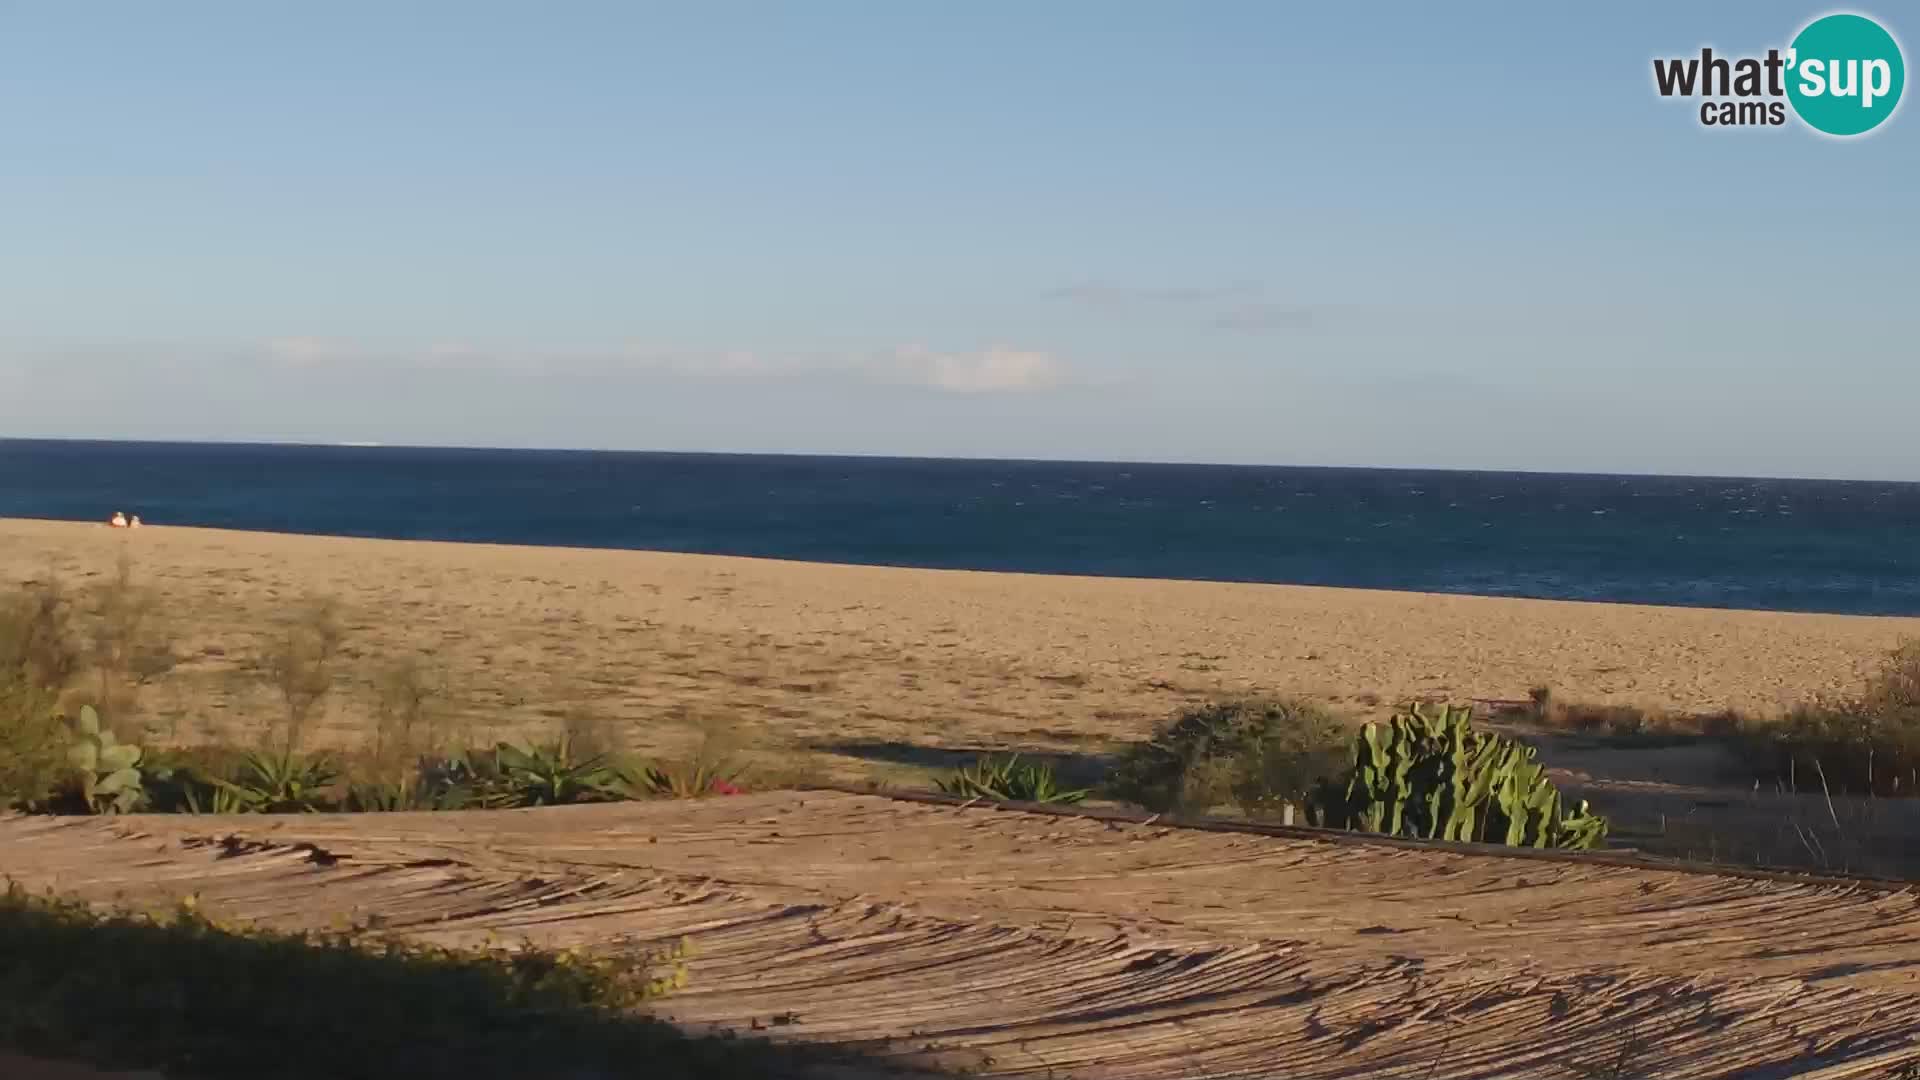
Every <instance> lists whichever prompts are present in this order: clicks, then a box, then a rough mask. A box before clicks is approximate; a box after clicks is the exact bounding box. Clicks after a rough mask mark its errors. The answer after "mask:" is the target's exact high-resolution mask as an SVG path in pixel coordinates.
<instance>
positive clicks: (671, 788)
mask: <svg viewBox="0 0 1920 1080" xmlns="http://www.w3.org/2000/svg"><path fill="white" fill-rule="evenodd" d="M610 771H611V772H612V777H611V780H610V782H609V784H608V788H609V790H611V791H612V792H614V793H615V794H616V795H618V796H619V797H620V798H626V799H698V798H701V797H703V796H707V795H739V794H742V793H743V792H744V791H745V788H743V787H742V786H741V784H740V777H741V773H742V771H743V770H742V769H741V767H740V766H738V765H736V764H734V763H732V762H730V761H727V760H725V759H723V758H712V757H707V756H705V755H702V756H699V757H695V758H691V759H689V760H685V761H661V762H639V761H625V762H617V763H615V764H614V765H613V766H612V768H611V770H610Z"/></svg>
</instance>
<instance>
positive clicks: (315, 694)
mask: <svg viewBox="0 0 1920 1080" xmlns="http://www.w3.org/2000/svg"><path fill="white" fill-rule="evenodd" d="M344 635H345V631H344V630H343V629H342V627H341V625H340V611H339V605H338V604H336V603H335V602H334V601H332V600H330V599H326V598H317V599H311V600H308V601H306V602H305V603H304V604H302V605H301V606H300V607H299V608H298V609H297V610H296V611H295V612H294V614H293V615H292V617H291V618H290V619H288V621H287V622H286V624H285V625H284V626H282V627H281V628H280V630H279V631H278V632H277V633H275V634H274V635H272V636H271V637H269V638H267V639H266V641H265V643H264V646H265V647H264V650H263V655H262V657H261V661H260V667H261V670H262V672H263V673H264V675H265V677H266V680H267V682H268V684H269V685H270V686H272V687H273V689H274V691H275V692H276V693H278V694H279V695H280V700H281V703H282V705H283V706H284V707H285V710H286V711H285V714H284V716H283V717H282V721H281V724H280V731H279V732H278V733H277V737H276V739H275V743H276V745H275V747H274V748H275V749H276V750H279V751H281V752H282V753H288V754H290V753H293V752H295V751H297V750H299V749H300V747H301V744H302V742H303V741H304V740H305V738H306V733H307V728H308V725H309V724H310V723H311V722H312V721H313V720H314V719H315V718H316V717H317V716H318V715H319V713H320V711H321V709H322V707H323V706H324V705H325V703H326V700H327V696H328V694H329V693H331V692H332V690H333V679H334V668H335V667H336V666H337V664H338V662H339V657H340V646H341V642H342V639H343V637H344Z"/></svg>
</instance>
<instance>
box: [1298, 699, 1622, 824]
mask: <svg viewBox="0 0 1920 1080" xmlns="http://www.w3.org/2000/svg"><path fill="white" fill-rule="evenodd" d="M1471 715H1472V709H1470V708H1468V707H1466V706H1460V707H1457V708H1449V707H1447V706H1444V705H1440V706H1424V705H1415V706H1413V707H1412V708H1411V709H1409V710H1408V711H1406V712H1403V713H1400V714H1398V715H1396V716H1394V717H1393V719H1392V720H1391V721H1388V722H1386V723H1370V724H1368V725H1366V726H1365V727H1364V728H1362V729H1361V730H1360V734H1359V735H1358V736H1356V737H1355V738H1354V740H1353V755H1352V766H1351V769H1350V771H1349V772H1348V774H1347V778H1346V783H1345V784H1344V785H1341V784H1339V783H1337V782H1328V783H1324V784H1322V785H1321V787H1320V790H1319V791H1318V792H1317V793H1316V795H1315V797H1314V799H1313V800H1312V810H1313V817H1314V819H1315V822H1316V823H1317V824H1321V825H1326V826H1329V827H1332V828H1342V829H1362V830H1365V831H1367V832H1376V833H1385V834H1387V835H1390V836H1409V837H1416V838H1419V839H1427V840H1456V841H1477V842H1494V843H1500V842H1505V843H1507V844H1509V845H1514V846H1520V845H1527V846H1530V847H1539V848H1591V847H1598V846H1600V845H1601V844H1602V843H1603V842H1604V841H1605V839H1606V834H1607V821H1606V819H1605V818H1602V817H1598V816H1596V815H1594V814H1592V813H1591V812H1589V811H1588V808H1587V804H1586V803H1585V802H1581V803H1580V804H1579V806H1577V807H1574V808H1572V809H1569V808H1567V807H1565V806H1564V805H1563V804H1562V803H1561V799H1560V791H1559V789H1558V788H1557V787H1555V786H1554V783H1553V781H1552V780H1550V779H1548V778H1547V775H1546V769H1545V768H1543V767H1542V766H1541V765H1540V764H1539V763H1538V762H1536V761H1535V760H1534V758H1535V755H1536V751H1535V750H1534V748H1533V747H1531V746H1525V745H1522V744H1521V743H1518V742H1516V741H1514V740H1513V739H1511V738H1508V737H1507V736H1505V735H1497V734H1494V733H1492V732H1485V731H1476V730H1474V728H1473V725H1472V723H1471V720H1470V717H1471Z"/></svg>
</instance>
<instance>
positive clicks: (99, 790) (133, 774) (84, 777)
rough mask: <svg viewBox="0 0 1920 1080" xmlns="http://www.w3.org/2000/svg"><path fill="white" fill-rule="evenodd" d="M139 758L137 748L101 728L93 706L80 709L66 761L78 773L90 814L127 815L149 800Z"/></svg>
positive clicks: (81, 793)
mask: <svg viewBox="0 0 1920 1080" xmlns="http://www.w3.org/2000/svg"><path fill="white" fill-rule="evenodd" d="M140 756H141V755H140V748H139V747H138V746H136V745H134V744H133V743H123V742H119V741H117V740H115V739H114V737H113V732H111V731H109V730H107V729H106V728H103V727H101V726H100V714H99V713H98V712H95V711H94V708H93V706H91V705H86V706H82V707H81V709H80V717H79V719H78V720H76V721H74V729H73V743H72V745H71V746H69V747H68V749H67V760H68V761H69V762H71V763H72V765H73V767H74V768H75V769H76V770H78V771H79V774H80V795H81V797H82V798H84V799H85V800H86V803H87V809H88V810H91V811H92V812H94V813H96V814H108V813H115V814H125V813H128V812H130V811H133V810H136V809H138V808H139V807H140V805H141V803H142V802H144V801H145V800H146V796H147V793H146V789H145V788H144V787H143V786H142V784H141V777H140Z"/></svg>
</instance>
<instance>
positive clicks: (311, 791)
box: [211, 750, 340, 814]
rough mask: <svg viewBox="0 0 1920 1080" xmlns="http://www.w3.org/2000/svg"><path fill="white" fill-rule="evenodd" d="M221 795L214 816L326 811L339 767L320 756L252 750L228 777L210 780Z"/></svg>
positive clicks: (329, 804)
mask: <svg viewBox="0 0 1920 1080" xmlns="http://www.w3.org/2000/svg"><path fill="white" fill-rule="evenodd" d="M211 779H212V782H213V786H214V787H215V788H216V789H218V790H219V791H222V792H225V793H226V795H227V798H226V799H224V800H222V803H223V805H224V807H225V808H224V809H219V810H214V811H212V812H214V813H260V814H298V813H313V812H315V811H318V810H325V809H329V808H330V807H331V806H332V805H333V802H334V792H333V788H334V785H335V783H336V782H337V781H338V780H339V779H340V767H339V766H338V765H337V764H335V763H334V761H333V759H332V758H329V757H326V756H324V755H315V756H313V757H307V756H304V755H301V754H296V753H293V752H291V751H287V750H282V751H280V752H278V753H268V752H262V751H255V752H252V753H249V754H247V755H245V756H244V757H242V758H241V759H240V764H239V767H238V768H237V769H236V770H235V771H234V774H233V776H231V777H213V778H211Z"/></svg>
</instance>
